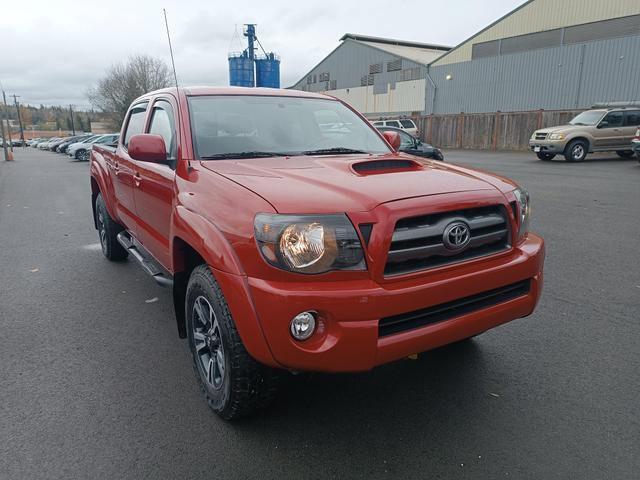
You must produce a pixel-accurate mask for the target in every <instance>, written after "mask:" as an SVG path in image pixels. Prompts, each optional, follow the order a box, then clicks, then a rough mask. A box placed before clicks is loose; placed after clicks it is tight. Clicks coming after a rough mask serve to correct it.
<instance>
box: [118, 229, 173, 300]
mask: <svg viewBox="0 0 640 480" xmlns="http://www.w3.org/2000/svg"><path fill="white" fill-rule="evenodd" d="M118 243H119V244H120V245H122V246H123V247H124V248H125V249H126V250H127V252H129V254H130V255H131V256H132V257H133V258H135V259H136V260H137V261H138V263H139V264H140V266H141V267H142V269H143V270H144V271H145V272H147V273H148V274H149V275H151V277H153V279H154V280H155V281H156V282H157V283H158V285H161V286H163V287H173V277H172V276H171V275H170V274H169V272H167V271H166V270H165V269H164V268H162V266H161V265H160V264H159V263H158V262H156V261H155V259H154V258H153V257H152V256H151V254H150V253H148V252H147V251H146V250H145V248H144V247H143V246H142V245H140V242H138V241H136V240H135V239H134V238H133V237H132V236H131V234H130V233H129V232H127V231H126V230H123V231H122V232H120V233H119V234H118Z"/></svg>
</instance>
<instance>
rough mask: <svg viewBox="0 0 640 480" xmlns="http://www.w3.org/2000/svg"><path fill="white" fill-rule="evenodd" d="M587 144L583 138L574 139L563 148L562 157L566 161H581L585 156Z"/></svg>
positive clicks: (587, 149)
mask: <svg viewBox="0 0 640 480" xmlns="http://www.w3.org/2000/svg"><path fill="white" fill-rule="evenodd" d="M587 153H589V145H588V144H587V142H585V141H584V140H574V141H572V142H571V143H569V145H567V148H565V150H564V158H565V159H566V160H567V162H581V161H583V160H584V159H585V158H587Z"/></svg>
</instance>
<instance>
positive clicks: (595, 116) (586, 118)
mask: <svg viewBox="0 0 640 480" xmlns="http://www.w3.org/2000/svg"><path fill="white" fill-rule="evenodd" d="M603 114H604V112H603V111H602V110H589V111H588V112H582V113H581V114H579V115H576V116H575V117H574V118H573V120H571V121H570V122H569V125H596V124H597V123H598V122H599V121H600V119H601V118H602V115H603Z"/></svg>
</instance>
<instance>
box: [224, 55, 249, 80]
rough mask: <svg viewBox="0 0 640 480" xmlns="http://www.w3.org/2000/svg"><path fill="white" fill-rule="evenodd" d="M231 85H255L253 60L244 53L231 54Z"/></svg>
mask: <svg viewBox="0 0 640 480" xmlns="http://www.w3.org/2000/svg"><path fill="white" fill-rule="evenodd" d="M229 85H231V86H234V87H253V86H254V85H255V82H254V73H253V60H252V59H250V58H249V57H247V56H246V55H244V54H241V55H229Z"/></svg>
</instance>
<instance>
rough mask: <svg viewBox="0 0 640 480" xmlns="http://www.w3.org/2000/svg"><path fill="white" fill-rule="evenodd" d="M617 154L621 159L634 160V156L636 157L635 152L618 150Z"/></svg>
mask: <svg viewBox="0 0 640 480" xmlns="http://www.w3.org/2000/svg"><path fill="white" fill-rule="evenodd" d="M616 154H617V155H618V156H619V157H620V158H633V156H634V155H635V153H634V151H633V150H617V151H616Z"/></svg>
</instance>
